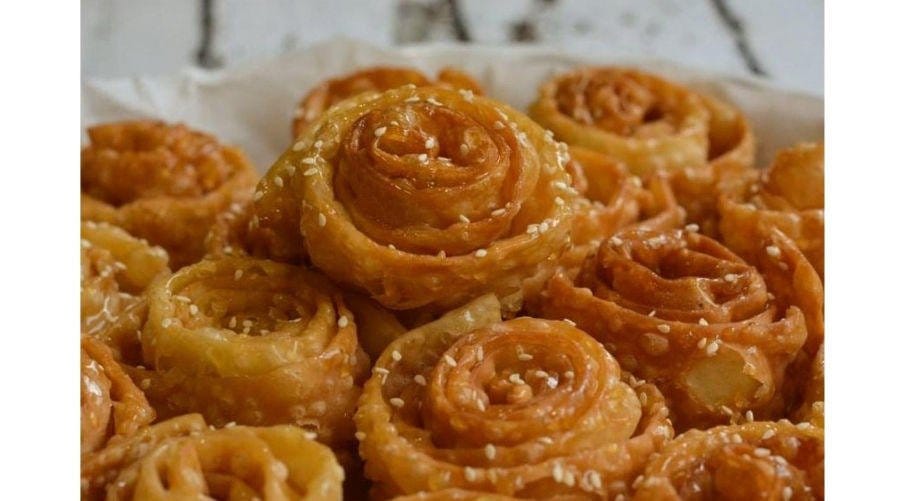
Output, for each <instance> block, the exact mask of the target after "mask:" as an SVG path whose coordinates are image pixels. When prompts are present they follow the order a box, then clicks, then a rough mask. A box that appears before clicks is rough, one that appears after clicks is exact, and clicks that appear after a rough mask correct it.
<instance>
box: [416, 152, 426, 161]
mask: <svg viewBox="0 0 900 501" xmlns="http://www.w3.org/2000/svg"><path fill="white" fill-rule="evenodd" d="M416 158H417V159H418V160H419V162H421V163H425V161H427V160H428V155H426V154H425V153H419V156H418V157H416Z"/></svg>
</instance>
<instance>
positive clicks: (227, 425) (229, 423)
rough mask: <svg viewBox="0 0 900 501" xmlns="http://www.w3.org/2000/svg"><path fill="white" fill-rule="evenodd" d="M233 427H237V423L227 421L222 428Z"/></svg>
mask: <svg viewBox="0 0 900 501" xmlns="http://www.w3.org/2000/svg"><path fill="white" fill-rule="evenodd" d="M235 426H237V423H236V422H234V421H229V422H227V423H225V426H224V427H225V428H234V427H235Z"/></svg>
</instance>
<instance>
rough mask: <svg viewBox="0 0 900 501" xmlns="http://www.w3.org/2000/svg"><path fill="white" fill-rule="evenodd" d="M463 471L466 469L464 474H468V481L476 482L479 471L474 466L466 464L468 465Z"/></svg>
mask: <svg viewBox="0 0 900 501" xmlns="http://www.w3.org/2000/svg"><path fill="white" fill-rule="evenodd" d="M463 471H464V474H465V476H466V481H468V482H474V481H475V478H476V476H477V475H478V473H477V472H476V471H475V468H472V467H471V466H466V467H465V468H464V469H463Z"/></svg>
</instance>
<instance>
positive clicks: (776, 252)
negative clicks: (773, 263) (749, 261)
mask: <svg viewBox="0 0 900 501" xmlns="http://www.w3.org/2000/svg"><path fill="white" fill-rule="evenodd" d="M766 254H768V255H770V256H772V257H778V256H780V255H781V249H779V248H778V247H776V246H774V245H769V246H768V247H766Z"/></svg>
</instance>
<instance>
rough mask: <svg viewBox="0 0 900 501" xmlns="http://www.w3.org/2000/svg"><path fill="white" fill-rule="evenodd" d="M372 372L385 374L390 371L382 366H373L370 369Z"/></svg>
mask: <svg viewBox="0 0 900 501" xmlns="http://www.w3.org/2000/svg"><path fill="white" fill-rule="evenodd" d="M372 372H374V373H375V374H381V375H383V376H387V375H388V374H390V373H391V371H389V370H387V369H385V368H384V367H375V368H374V369H372Z"/></svg>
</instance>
